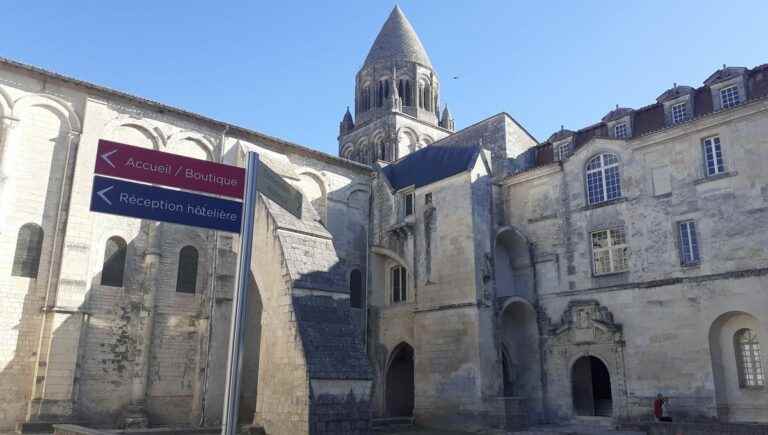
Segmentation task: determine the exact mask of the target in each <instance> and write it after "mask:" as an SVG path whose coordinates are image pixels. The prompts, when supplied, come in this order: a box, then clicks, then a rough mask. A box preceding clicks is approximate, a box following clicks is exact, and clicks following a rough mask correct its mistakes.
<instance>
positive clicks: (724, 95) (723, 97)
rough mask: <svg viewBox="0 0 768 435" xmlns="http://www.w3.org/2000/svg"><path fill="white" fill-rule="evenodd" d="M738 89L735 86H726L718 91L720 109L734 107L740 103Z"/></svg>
mask: <svg viewBox="0 0 768 435" xmlns="http://www.w3.org/2000/svg"><path fill="white" fill-rule="evenodd" d="M740 102H741V101H740V100H739V88H738V87H737V86H728V87H727V88H723V89H720V107H722V108H723V109H725V108H728V107H733V106H736V105H738V104H739V103H740Z"/></svg>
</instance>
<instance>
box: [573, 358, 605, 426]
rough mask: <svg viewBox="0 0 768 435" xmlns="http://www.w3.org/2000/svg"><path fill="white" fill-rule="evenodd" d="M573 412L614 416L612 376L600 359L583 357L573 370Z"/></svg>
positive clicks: (577, 361) (574, 364)
mask: <svg viewBox="0 0 768 435" xmlns="http://www.w3.org/2000/svg"><path fill="white" fill-rule="evenodd" d="M571 385H572V387H573V390H572V391H573V411H574V412H575V413H576V415H586V416H599V417H610V416H611V415H613V395H612V394H611V375H610V373H609V372H608V367H606V366H605V363H603V361H601V360H600V358H597V357H594V356H583V357H581V358H579V359H577V360H576V362H575V363H573V368H572V369H571Z"/></svg>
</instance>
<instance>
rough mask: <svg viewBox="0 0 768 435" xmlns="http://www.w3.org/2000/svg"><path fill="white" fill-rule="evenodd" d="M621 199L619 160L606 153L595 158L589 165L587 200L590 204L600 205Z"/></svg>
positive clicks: (613, 155)
mask: <svg viewBox="0 0 768 435" xmlns="http://www.w3.org/2000/svg"><path fill="white" fill-rule="evenodd" d="M619 197H621V180H620V179H619V158H618V157H617V156H616V155H615V154H610V153H604V154H599V155H597V156H595V157H593V158H592V159H591V160H590V161H589V162H588V163H587V199H588V201H589V203H590V204H599V203H601V202H605V201H610V200H612V199H616V198H619Z"/></svg>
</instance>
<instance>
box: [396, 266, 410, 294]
mask: <svg viewBox="0 0 768 435" xmlns="http://www.w3.org/2000/svg"><path fill="white" fill-rule="evenodd" d="M406 287H407V281H406V273H405V268H404V267H402V266H395V267H393V268H392V300H393V301H394V302H405V301H406V300H407V299H408V295H407V293H406Z"/></svg>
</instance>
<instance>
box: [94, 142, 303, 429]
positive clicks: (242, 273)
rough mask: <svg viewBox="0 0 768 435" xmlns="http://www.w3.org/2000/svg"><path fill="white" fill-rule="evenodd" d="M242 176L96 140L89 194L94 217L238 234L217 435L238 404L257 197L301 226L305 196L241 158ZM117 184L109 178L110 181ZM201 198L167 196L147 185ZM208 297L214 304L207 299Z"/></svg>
mask: <svg viewBox="0 0 768 435" xmlns="http://www.w3.org/2000/svg"><path fill="white" fill-rule="evenodd" d="M246 160H247V161H246V167H245V169H243V168H239V167H237V166H229V165H223V164H220V163H213V162H208V161H205V160H198V159H192V158H189V157H183V156H179V155H176V154H171V153H164V152H160V151H155V150H148V149H145V148H139V147H135V146H131V145H126V144H121V143H118V142H112V141H107V140H99V147H98V150H97V154H96V167H95V170H94V172H95V173H96V174H99V175H95V176H94V177H93V190H92V192H91V211H95V212H101V213H107V214H116V215H121V216H128V217H135V218H139V219H150V220H156V221H162V222H170V223H174V224H181V225H190V226H195V227H202V228H209V229H213V230H220V231H227V232H231V233H237V232H239V233H240V256H239V259H238V263H237V278H236V279H237V287H236V288H235V291H234V293H233V295H232V322H231V328H230V336H229V352H228V355H227V377H226V390H225V392H224V404H223V405H224V414H223V421H222V429H221V433H222V435H235V433H236V431H237V412H238V407H239V399H240V372H241V367H242V354H243V348H244V346H245V331H244V330H243V328H244V326H245V324H246V316H247V307H248V303H247V297H248V283H249V281H250V280H249V277H250V275H249V273H248V272H249V270H250V267H251V249H252V243H253V222H254V211H255V207H256V199H257V193H258V192H259V191H261V192H262V193H263V194H264V195H265V196H267V197H268V198H270V199H271V200H272V201H275V202H276V203H277V204H278V205H280V206H281V207H283V208H285V209H286V210H288V211H289V212H290V213H291V214H293V215H294V216H296V217H297V218H299V219H300V218H301V207H302V195H301V192H299V191H298V190H297V189H295V188H294V187H293V186H291V185H290V184H288V183H287V182H286V181H285V180H283V179H282V177H280V175H278V174H276V173H275V172H273V171H271V170H270V169H269V168H267V166H266V165H261V164H260V163H259V156H258V154H256V153H254V152H248V153H247V155H246ZM113 177H114V178H113ZM118 178H122V179H124V180H126V179H127V180H135V181H140V182H142V183H151V184H160V185H164V186H169V187H176V188H180V189H186V190H192V191H196V192H205V193H209V194H214V195H221V196H226V197H230V198H235V199H243V202H242V204H241V203H240V202H238V201H232V200H228V199H223V198H217V197H214V196H209V195H201V194H197V193H190V192H184V191H180V190H173V189H165V188H162V187H156V186H151V185H148V184H142V183H134V182H130V181H124V180H119V179H118ZM212 297H213V296H212Z"/></svg>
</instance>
